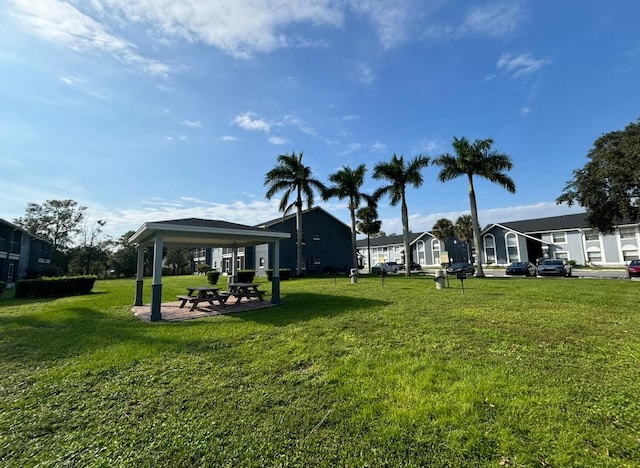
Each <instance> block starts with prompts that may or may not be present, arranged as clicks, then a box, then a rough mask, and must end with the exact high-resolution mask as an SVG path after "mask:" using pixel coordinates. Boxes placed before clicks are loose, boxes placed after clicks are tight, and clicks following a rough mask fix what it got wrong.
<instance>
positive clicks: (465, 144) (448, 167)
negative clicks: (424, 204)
mask: <svg viewBox="0 0 640 468" xmlns="http://www.w3.org/2000/svg"><path fill="white" fill-rule="evenodd" d="M491 145H493V140H492V139H491V138H487V139H486V140H476V141H474V142H473V143H470V142H469V140H467V139H466V138H465V137H462V138H456V137H453V149H454V150H455V153H456V154H455V156H453V155H451V154H448V153H445V154H443V155H442V156H439V157H438V158H436V159H435V160H434V161H433V163H434V164H436V165H438V166H441V167H442V170H441V171H440V174H439V176H438V179H439V180H440V182H447V181H449V180H452V179H455V178H457V177H460V176H463V175H466V176H467V179H468V181H469V203H470V204H471V220H472V223H473V243H474V245H475V249H476V257H477V264H478V268H477V269H476V276H477V277H484V271H483V270H482V248H481V247H482V245H481V244H482V239H480V221H479V220H478V206H477V203H476V192H475V189H474V188H473V177H474V176H479V177H482V178H485V179H487V180H488V181H490V182H493V183H495V184H498V185H500V186H501V187H504V188H505V189H506V190H508V191H509V192H511V193H515V192H516V186H515V184H514V183H513V180H512V179H511V177H509V176H508V175H507V174H505V172H504V171H508V170H510V169H511V168H512V167H513V163H512V162H511V157H509V155H507V154H503V153H498V152H497V151H495V150H491Z"/></svg>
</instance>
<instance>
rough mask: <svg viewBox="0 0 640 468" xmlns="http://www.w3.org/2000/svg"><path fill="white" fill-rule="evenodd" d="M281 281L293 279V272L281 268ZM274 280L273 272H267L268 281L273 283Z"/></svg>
mask: <svg viewBox="0 0 640 468" xmlns="http://www.w3.org/2000/svg"><path fill="white" fill-rule="evenodd" d="M278 271H279V272H280V281H286V280H288V279H291V270H290V269H289V268H280V270H278ZM271 278H273V270H267V281H271Z"/></svg>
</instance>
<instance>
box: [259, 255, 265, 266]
mask: <svg viewBox="0 0 640 468" xmlns="http://www.w3.org/2000/svg"><path fill="white" fill-rule="evenodd" d="M258 264H259V265H260V268H264V257H260V259H259V260H258Z"/></svg>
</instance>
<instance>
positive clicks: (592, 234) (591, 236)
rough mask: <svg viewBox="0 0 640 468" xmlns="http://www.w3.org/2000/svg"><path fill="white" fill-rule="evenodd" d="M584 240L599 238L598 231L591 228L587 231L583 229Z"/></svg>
mask: <svg viewBox="0 0 640 468" xmlns="http://www.w3.org/2000/svg"><path fill="white" fill-rule="evenodd" d="M584 240H588V241H597V240H600V233H599V232H598V231H596V230H595V229H591V230H589V231H585V233H584Z"/></svg>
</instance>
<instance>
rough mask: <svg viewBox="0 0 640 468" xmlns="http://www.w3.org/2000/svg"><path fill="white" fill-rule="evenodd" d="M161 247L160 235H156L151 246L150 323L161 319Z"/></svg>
mask: <svg viewBox="0 0 640 468" xmlns="http://www.w3.org/2000/svg"><path fill="white" fill-rule="evenodd" d="M162 247H163V239H162V235H161V234H156V239H155V242H154V244H153V283H152V284H151V321H152V322H159V321H160V320H161V319H162V312H161V311H160V308H161V305H162Z"/></svg>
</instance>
